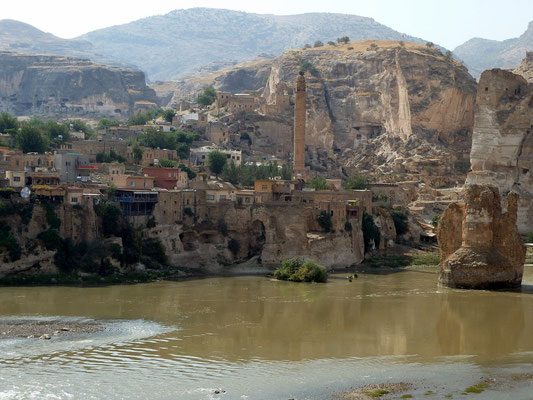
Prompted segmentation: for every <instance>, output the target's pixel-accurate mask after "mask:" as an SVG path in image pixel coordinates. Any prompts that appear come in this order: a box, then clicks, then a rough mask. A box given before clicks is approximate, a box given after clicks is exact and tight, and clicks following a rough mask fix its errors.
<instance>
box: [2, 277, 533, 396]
mask: <svg viewBox="0 0 533 400" xmlns="http://www.w3.org/2000/svg"><path fill="white" fill-rule="evenodd" d="M346 275H347V274H334V275H331V276H330V280H329V282H328V283H326V284H306V283H291V282H279V281H275V280H271V279H269V278H265V277H260V276H239V277H217V278H206V279H198V280H188V281H180V282H168V281H163V282H155V283H148V284H137V285H123V286H107V287H60V286H52V287H4V288H0V321H1V320H6V319H7V320H13V319H15V320H16V319H20V318H36V319H43V320H46V319H57V320H65V321H84V320H96V321H103V323H104V326H105V329H104V331H103V332H99V333H96V334H86V335H72V336H68V335H67V336H64V337H57V338H56V337H52V339H51V340H39V339H26V338H4V339H2V338H1V332H0V399H1V400H4V399H104V398H105V399H195V400H196V399H250V400H253V399H258V400H263V399H264V400H271V399H289V398H294V399H298V400H301V399H331V395H332V394H333V393H335V392H339V391H343V390H346V389H348V388H350V387H355V386H360V385H365V384H370V383H381V382H410V383H413V388H412V389H411V390H410V391H409V393H411V394H413V395H414V396H415V398H416V397H417V396H420V397H425V396H423V393H424V392H426V391H428V390H431V391H432V392H434V393H436V395H435V396H437V397H436V398H443V397H444V395H445V394H451V395H453V396H454V398H457V397H462V396H461V393H462V392H463V390H464V389H465V388H466V387H469V386H471V385H473V384H476V383H478V382H479V381H480V380H481V379H487V378H488V379H493V380H495V381H497V382H499V383H498V384H497V385H494V386H493V387H489V388H488V389H487V390H486V391H485V392H484V394H483V398H495V399H496V398H497V399H500V398H512V399H520V398H524V399H529V398H532V397H533V395H531V394H530V393H531V392H532V388H533V380H531V379H533V267H527V268H526V271H525V275H524V282H523V283H524V286H523V288H522V291H519V292H504V291H500V292H489V291H466V290H453V289H444V288H438V287H437V275H436V270H435V269H434V268H416V269H408V270H401V271H394V272H389V273H379V274H376V273H362V274H360V275H359V278H358V279H355V280H354V281H353V282H351V283H350V282H349V281H348V280H347V279H346ZM517 374H522V375H521V376H524V377H526V378H525V379H521V378H520V379H519V378H517V376H518V375H517ZM529 374H531V379H530V377H529ZM216 390H220V393H219V394H216V393H215V391H216ZM222 390H223V392H222ZM528 394H529V395H528ZM439 395H440V396H439Z"/></svg>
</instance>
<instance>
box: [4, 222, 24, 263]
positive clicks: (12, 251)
mask: <svg viewBox="0 0 533 400" xmlns="http://www.w3.org/2000/svg"><path fill="white" fill-rule="evenodd" d="M0 247H4V248H5V249H6V250H7V252H8V255H9V259H10V260H11V261H16V260H18V259H19V258H20V256H21V255H22V248H21V247H20V245H19V244H18V242H17V239H16V238H15V236H13V234H12V233H11V227H10V226H9V225H8V224H6V223H5V222H3V221H0Z"/></svg>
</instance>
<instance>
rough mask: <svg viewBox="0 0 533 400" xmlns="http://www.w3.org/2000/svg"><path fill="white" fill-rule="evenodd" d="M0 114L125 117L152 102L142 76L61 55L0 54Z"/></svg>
mask: <svg viewBox="0 0 533 400" xmlns="http://www.w3.org/2000/svg"><path fill="white" fill-rule="evenodd" d="M0 94H1V95H0V111H5V112H9V113H11V114H14V115H36V116H47V117H50V116H55V115H57V116H60V117H67V116H94V117H100V116H113V117H119V118H120V117H126V116H128V115H129V114H131V113H132V112H133V111H134V109H135V104H136V102H143V103H145V102H152V103H157V98H156V95H155V92H154V91H153V90H152V89H150V88H149V87H147V86H146V82H145V77H144V73H143V72H141V71H138V70H134V69H130V68H122V67H111V66H107V65H100V64H95V63H93V62H91V61H88V60H82V59H77V58H70V57H62V56H44V55H40V56H38V55H25V54H17V53H11V52H0Z"/></svg>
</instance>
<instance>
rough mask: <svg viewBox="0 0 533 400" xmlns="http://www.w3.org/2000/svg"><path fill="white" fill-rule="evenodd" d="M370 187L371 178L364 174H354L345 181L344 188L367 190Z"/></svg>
mask: <svg viewBox="0 0 533 400" xmlns="http://www.w3.org/2000/svg"><path fill="white" fill-rule="evenodd" d="M369 187H370V180H369V179H368V178H367V177H366V176H364V175H354V176H350V177H348V179H346V181H345V182H344V189H347V190H365V189H368V188H369Z"/></svg>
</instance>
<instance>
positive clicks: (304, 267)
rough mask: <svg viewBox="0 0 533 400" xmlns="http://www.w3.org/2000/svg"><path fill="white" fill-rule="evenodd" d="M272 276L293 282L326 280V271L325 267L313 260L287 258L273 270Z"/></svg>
mask: <svg viewBox="0 0 533 400" xmlns="http://www.w3.org/2000/svg"><path fill="white" fill-rule="evenodd" d="M274 277H275V278H276V279H279V280H283V281H293V282H327V280H328V272H327V271H326V268H324V267H323V266H322V265H320V264H317V263H315V262H314V261H313V260H304V259H302V258H288V259H285V260H283V261H282V263H281V267H280V268H278V269H276V271H274Z"/></svg>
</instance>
